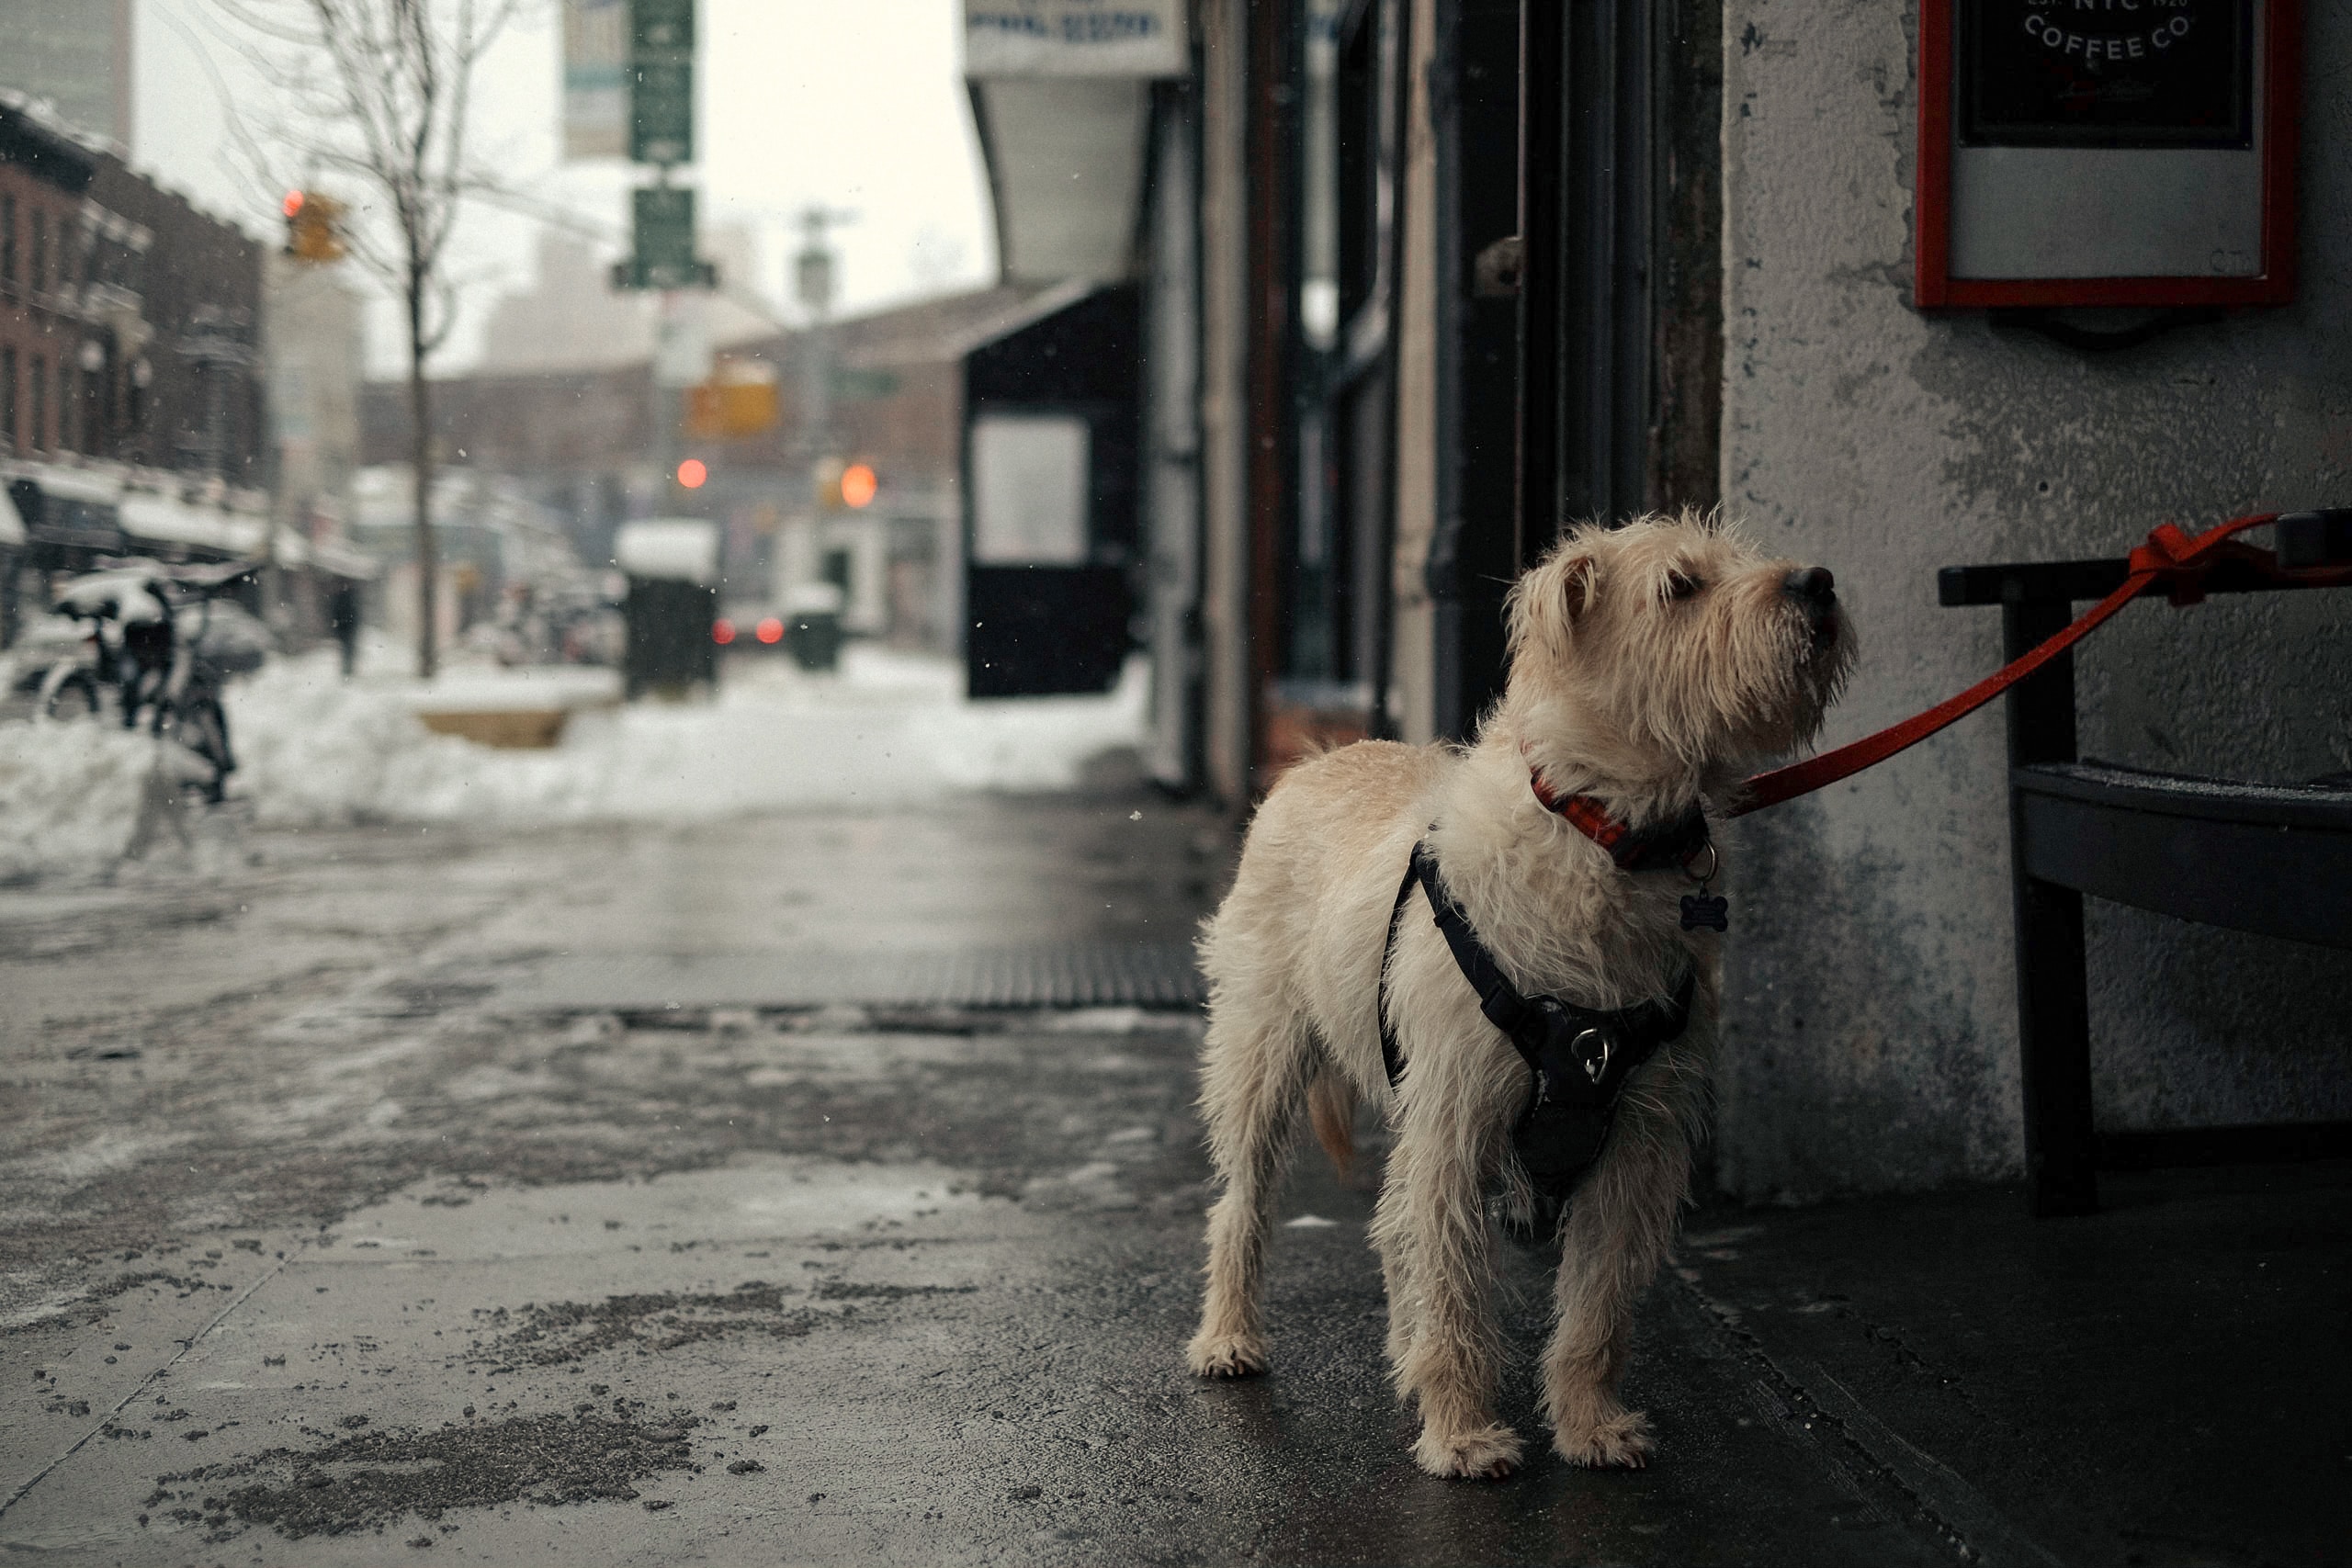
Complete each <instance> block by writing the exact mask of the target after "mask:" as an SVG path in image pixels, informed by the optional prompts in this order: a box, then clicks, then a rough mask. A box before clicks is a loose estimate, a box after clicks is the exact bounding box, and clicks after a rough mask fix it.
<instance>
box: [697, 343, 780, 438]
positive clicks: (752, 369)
mask: <svg viewBox="0 0 2352 1568" xmlns="http://www.w3.org/2000/svg"><path fill="white" fill-rule="evenodd" d="M776 413H777V408H776V390H775V366H773V365H770V364H769V363H767V362H766V361H765V360H760V359H730V360H727V361H725V362H723V363H722V364H720V366H719V367H718V371H717V373H716V374H715V375H713V376H712V377H711V378H710V379H709V380H707V381H705V382H704V383H703V384H702V385H701V386H699V387H690V388H688V389H686V434H688V435H690V436H693V437H694V438H695V439H696V440H698V441H735V440H741V438H743V437H744V436H748V435H757V434H761V433H762V432H763V431H767V430H772V429H774V428H775V422H776Z"/></svg>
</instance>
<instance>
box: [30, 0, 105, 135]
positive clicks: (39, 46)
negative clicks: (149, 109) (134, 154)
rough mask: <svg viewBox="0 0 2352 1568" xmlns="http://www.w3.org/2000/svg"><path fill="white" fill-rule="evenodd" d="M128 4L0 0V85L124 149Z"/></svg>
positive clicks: (98, 0) (101, 0)
mask: <svg viewBox="0 0 2352 1568" xmlns="http://www.w3.org/2000/svg"><path fill="white" fill-rule="evenodd" d="M131 16H132V0H0V39H6V42H7V47H6V49H0V87H7V88H12V89H14V90H15V91H17V92H18V93H22V94H24V95H26V96H29V97H33V98H38V99H41V100H44V101H46V102H47V103H48V104H49V105H51V107H53V108H54V109H55V111H56V112H57V114H58V115H59V116H60V117H62V118H63V119H64V120H65V121H66V122H67V123H68V124H71V125H74V126H75V127H77V128H79V129H80V130H84V131H85V132H87V133H89V134H91V135H94V136H99V137H104V138H106V139H107V141H111V142H113V143H114V145H115V146H116V147H118V148H121V147H128V146H130V104H131V100H130V48H131V27H130V24H131Z"/></svg>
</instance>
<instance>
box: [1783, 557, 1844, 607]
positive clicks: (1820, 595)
mask: <svg viewBox="0 0 2352 1568" xmlns="http://www.w3.org/2000/svg"><path fill="white" fill-rule="evenodd" d="M1781 589H1782V590H1783V591H1784V592H1787V594H1788V595H1789V597H1790V598H1792V599H1795V600H1798V601H1800V602H1801V603H1803V604H1805V605H1806V606H1807V607H1808V608H1812V609H1826V608H1827V607H1828V606H1830V605H1832V604H1836V603H1838V580H1837V579H1836V578H1835V577H1832V576H1831V575H1830V574H1829V569H1828V568H1827V567H1826V566H1804V567H1799V568H1798V569H1797V570H1794V571H1792V572H1791V573H1789V575H1788V576H1786V577H1784V578H1782V579H1781Z"/></svg>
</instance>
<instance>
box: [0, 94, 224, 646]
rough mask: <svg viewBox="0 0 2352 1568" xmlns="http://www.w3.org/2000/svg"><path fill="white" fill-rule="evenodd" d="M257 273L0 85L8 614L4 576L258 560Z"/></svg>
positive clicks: (19, 593)
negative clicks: (113, 563) (228, 558)
mask: <svg viewBox="0 0 2352 1568" xmlns="http://www.w3.org/2000/svg"><path fill="white" fill-rule="evenodd" d="M262 269H263V250H262V246H261V245H260V244H259V243H257V242H255V241H254V240H253V239H252V238H251V237H250V236H248V235H246V234H244V233H243V231H240V230H238V229H237V228H236V227H235V226H234V225H233V224H231V223H228V222H225V221H223V220H220V219H218V218H215V217H213V216H212V215H210V214H209V213H207V212H204V211H203V210H201V209H198V208H197V207H196V206H194V205H193V204H192V203H190V202H189V201H188V200H187V198H186V197H183V196H181V195H179V194H178V193H176V192H174V191H171V190H167V189H165V188H164V187H163V186H159V185H157V184H156V183H155V182H154V181H153V180H152V179H150V178H148V177H147V176H145V175H141V174H140V173H139V172H138V171H137V170H135V169H133V168H132V167H131V166H130V164H129V163H128V162H126V160H125V159H124V157H123V155H122V153H121V152H120V151H119V148H118V147H116V146H115V145H114V144H112V143H110V142H107V141H101V140H98V139H96V138H93V137H90V136H88V135H86V134H85V133H83V132H81V131H79V130H75V129H74V128H73V127H71V126H69V125H67V124H66V123H65V122H63V121H62V120H61V119H59V118H57V117H56V116H55V115H54V114H53V113H52V112H51V110H50V109H49V108H47V107H45V106H44V105H43V104H41V103H37V102H35V101H34V100H32V99H30V98H28V97H26V96H23V95H20V94H16V93H12V92H0V477H5V478H6V482H7V485H8V488H9V491H10V494H11V496H12V498H13V500H14V505H13V507H12V509H11V513H10V514H9V515H8V516H7V517H6V525H7V528H6V533H7V534H8V535H10V536H9V537H0V594H4V595H6V597H7V600H8V603H9V604H10V605H11V606H13V605H15V604H17V602H18V601H21V600H22V599H23V598H24V593H23V590H22V581H21V580H22V578H23V576H24V574H26V573H28V572H29V573H33V574H35V575H40V574H44V573H48V572H51V571H55V570H73V569H74V568H76V567H77V566H79V565H81V564H84V563H85V562H86V561H88V560H90V559H94V558H96V557H98V556H101V555H106V554H110V553H113V554H119V553H128V552H130V551H132V550H135V549H137V550H147V551H149V552H150V553H158V552H160V553H167V554H168V553H172V552H187V551H193V552H196V553H199V554H213V555H222V554H235V553H237V552H238V551H240V550H243V549H246V548H249V547H250V548H253V549H254V550H256V551H258V550H259V549H262V548H265V547H266V545H267V539H268V536H266V533H265V532H264V529H265V526H266V511H267V503H266V498H265V496H264V493H263V489H262V487H263V486H265V485H266V483H267V482H268V479H269V478H270V473H269V468H270V464H269V460H268V454H267V452H266V443H265V435H266V411H265V409H264V407H263V399H262V384H263V378H262V374H261V321H262V310H263V304H262ZM142 530H143V531H142ZM16 535H21V537H15V536H16ZM15 618H16V610H15V609H14V608H13V607H12V608H10V609H8V610H7V612H6V616H5V617H0V625H5V626H8V627H13V626H14V625H15Z"/></svg>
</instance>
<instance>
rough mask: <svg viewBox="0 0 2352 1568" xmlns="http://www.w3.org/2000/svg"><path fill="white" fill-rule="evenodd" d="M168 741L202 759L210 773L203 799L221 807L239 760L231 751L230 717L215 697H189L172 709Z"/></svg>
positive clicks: (205, 783)
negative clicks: (231, 775)
mask: <svg viewBox="0 0 2352 1568" xmlns="http://www.w3.org/2000/svg"><path fill="white" fill-rule="evenodd" d="M168 738H169V739H171V740H173V741H174V742H175V743H177V744H178V745H180V746H183V747H186V748H187V750H190V751H192V752H194V753H195V754H196V755H197V756H198V757H199V758H201V759H202V760H203V761H204V763H205V766H206V767H207V768H208V769H209V770H210V776H209V777H208V778H207V779H206V780H205V781H204V783H203V785H202V787H203V790H204V798H205V799H206V800H207V801H209V802H210V803H211V804H212V805H215V806H218V805H220V801H221V798H222V796H223V795H226V794H227V789H226V785H227V783H228V779H229V775H230V773H232V772H234V771H235V769H236V766H237V760H236V757H235V756H234V754H232V752H231V751H230V750H229V716H228V715H227V714H225V713H223V712H222V711H221V709H220V703H219V701H218V700H216V699H214V698H212V697H189V698H187V699H185V700H184V701H182V702H181V703H179V704H178V705H176V706H175V707H174V708H173V709H172V716H171V723H170V725H169V726H168Z"/></svg>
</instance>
